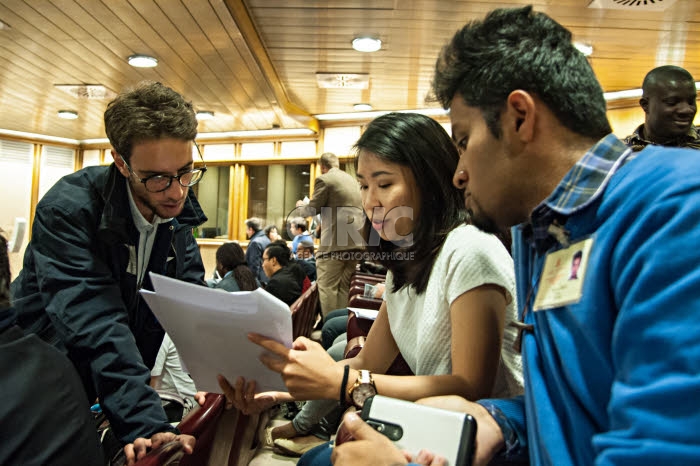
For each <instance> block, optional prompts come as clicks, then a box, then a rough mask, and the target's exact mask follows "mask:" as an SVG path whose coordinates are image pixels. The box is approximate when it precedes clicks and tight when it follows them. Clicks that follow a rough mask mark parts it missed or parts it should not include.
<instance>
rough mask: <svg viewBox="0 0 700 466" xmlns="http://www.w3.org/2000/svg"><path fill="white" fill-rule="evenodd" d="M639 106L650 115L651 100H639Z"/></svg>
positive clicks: (645, 98) (646, 98) (643, 98)
mask: <svg viewBox="0 0 700 466" xmlns="http://www.w3.org/2000/svg"><path fill="white" fill-rule="evenodd" d="M639 106H640V107H642V110H644V113H649V98H648V97H642V98H641V99H639Z"/></svg>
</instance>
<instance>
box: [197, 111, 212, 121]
mask: <svg viewBox="0 0 700 466" xmlns="http://www.w3.org/2000/svg"><path fill="white" fill-rule="evenodd" d="M196 117H197V119H198V120H200V121H201V120H211V119H212V118H214V112H210V111H208V110H200V111H199V112H197V114H196Z"/></svg>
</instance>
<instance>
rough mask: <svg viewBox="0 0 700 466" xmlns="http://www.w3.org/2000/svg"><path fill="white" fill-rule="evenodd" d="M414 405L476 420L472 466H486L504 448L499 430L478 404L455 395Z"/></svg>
mask: <svg viewBox="0 0 700 466" xmlns="http://www.w3.org/2000/svg"><path fill="white" fill-rule="evenodd" d="M416 403H420V404H424V405H427V406H433V407H435V408H442V409H449V410H451V411H458V412H462V413H467V414H471V415H472V416H473V417H474V419H476V424H477V426H478V428H477V429H476V445H475V447H476V450H475V451H474V460H473V462H472V464H473V466H483V465H487V464H488V463H489V461H491V459H493V457H494V456H495V455H496V454H497V453H498V452H500V451H501V450H503V448H505V440H503V433H502V432H501V428H500V427H499V426H498V424H497V423H496V421H495V420H494V418H493V417H492V416H491V415H490V414H489V412H488V411H487V410H486V408H484V407H483V406H481V405H480V404H479V403H474V402H472V401H467V400H465V399H464V398H462V397H461V396H457V395H448V396H433V397H429V398H423V399H421V400H418V401H416Z"/></svg>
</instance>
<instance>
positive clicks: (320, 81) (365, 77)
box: [316, 72, 369, 89]
mask: <svg viewBox="0 0 700 466" xmlns="http://www.w3.org/2000/svg"><path fill="white" fill-rule="evenodd" d="M316 84H317V85H318V87H319V88H321V89H368V88H369V74H367V73H326V72H318V73H316Z"/></svg>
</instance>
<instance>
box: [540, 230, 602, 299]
mask: <svg viewBox="0 0 700 466" xmlns="http://www.w3.org/2000/svg"><path fill="white" fill-rule="evenodd" d="M592 246H593V238H589V239H586V240H583V241H579V242H578V243H575V244H572V245H570V246H569V247H567V248H565V249H560V250H558V251H554V252H551V253H549V254H547V257H546V258H545V262H544V269H543V270H542V275H541V277H540V283H539V288H538V290H537V296H536V297H535V304H534V305H533V310H534V311H541V310H544V309H552V308H555V307H561V306H565V305H567V304H572V303H577V302H579V301H580V300H581V295H582V291H583V282H584V280H585V278H586V269H587V267H586V266H587V265H588V257H589V255H590V254H589V253H590V251H591V247H592Z"/></svg>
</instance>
